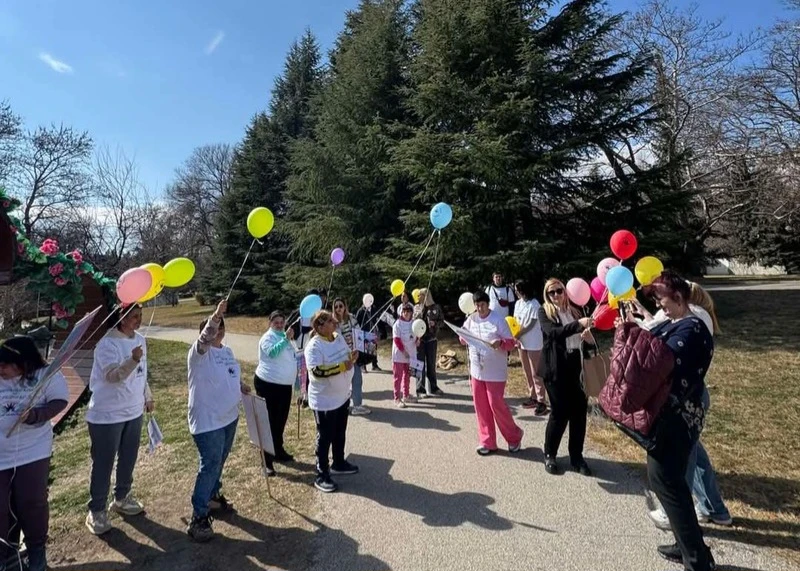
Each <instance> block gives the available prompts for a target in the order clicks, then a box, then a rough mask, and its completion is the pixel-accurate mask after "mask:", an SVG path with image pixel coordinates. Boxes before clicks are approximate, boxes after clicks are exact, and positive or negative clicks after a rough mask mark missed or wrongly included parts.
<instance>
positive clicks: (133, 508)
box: [110, 494, 144, 515]
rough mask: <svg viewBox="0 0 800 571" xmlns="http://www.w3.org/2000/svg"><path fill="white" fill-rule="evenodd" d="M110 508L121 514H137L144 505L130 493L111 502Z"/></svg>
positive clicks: (141, 510)
mask: <svg viewBox="0 0 800 571" xmlns="http://www.w3.org/2000/svg"><path fill="white" fill-rule="evenodd" d="M110 508H111V509H112V510H114V511H115V512H117V513H118V514H121V515H139V514H140V513H142V512H143V511H144V506H143V505H142V504H141V502H139V501H137V500H136V498H134V497H133V496H132V495H131V494H128V495H127V496H125V497H124V498H123V499H121V500H114V501H113V502H111V506H110Z"/></svg>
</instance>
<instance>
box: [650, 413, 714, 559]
mask: <svg viewBox="0 0 800 571" xmlns="http://www.w3.org/2000/svg"><path fill="white" fill-rule="evenodd" d="M662 420H663V425H662V426H661V427H659V433H658V437H657V442H658V443H657V445H656V447H655V449H654V450H652V451H651V452H648V454H647V477H648V479H649V480H650V487H651V488H652V490H653V491H654V492H655V494H656V496H657V497H658V500H659V501H660V502H661V505H662V506H664V511H665V512H666V514H667V517H668V518H669V523H670V526H671V527H672V533H674V534H675V541H676V543H677V544H678V547H679V548H680V550H681V554H682V555H683V565H684V568H685V569H686V571H709V570H710V569H711V561H713V559H712V557H711V551H710V550H709V549H708V547H707V546H706V544H705V542H704V541H703V530H702V529H701V528H700V524H699V523H698V522H697V514H695V511H694V500H692V492H691V490H690V489H689V484H687V483H686V467H687V465H688V463H689V453H690V452H691V450H692V447H693V446H694V444H695V442H696V441H695V440H693V439H691V438H689V433H688V428H687V426H686V423H685V422H684V420H683V419H682V418H680V417H678V416H676V415H672V414H669V415H667V416H665V417H664V418H663V419H662Z"/></svg>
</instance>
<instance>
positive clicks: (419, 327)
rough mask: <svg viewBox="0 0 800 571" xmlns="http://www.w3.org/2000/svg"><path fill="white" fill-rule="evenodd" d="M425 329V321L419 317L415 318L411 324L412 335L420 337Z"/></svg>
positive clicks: (426, 327)
mask: <svg viewBox="0 0 800 571" xmlns="http://www.w3.org/2000/svg"><path fill="white" fill-rule="evenodd" d="M427 330H428V326H427V325H425V322H424V321H422V320H421V319H415V320H414V323H412V324H411V332H412V333H413V334H414V337H422V336H423V335H425V332H426V331H427Z"/></svg>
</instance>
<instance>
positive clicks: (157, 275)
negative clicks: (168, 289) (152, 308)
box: [137, 264, 164, 303]
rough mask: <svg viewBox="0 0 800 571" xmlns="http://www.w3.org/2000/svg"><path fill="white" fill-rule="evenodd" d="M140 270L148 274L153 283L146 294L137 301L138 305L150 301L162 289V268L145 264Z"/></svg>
mask: <svg viewBox="0 0 800 571" xmlns="http://www.w3.org/2000/svg"><path fill="white" fill-rule="evenodd" d="M142 269H143V270H147V271H148V272H149V273H150V277H151V278H153V282H152V284H151V285H150V289H149V290H147V293H146V294H144V295H143V296H142V297H141V298H139V299H138V300H137V301H138V302H139V303H144V302H145V301H150V300H151V299H153V298H154V297H155V296H157V295H158V294H160V293H161V290H162V289H164V268H162V267H161V266H159V265H158V264H145V265H143V266H142Z"/></svg>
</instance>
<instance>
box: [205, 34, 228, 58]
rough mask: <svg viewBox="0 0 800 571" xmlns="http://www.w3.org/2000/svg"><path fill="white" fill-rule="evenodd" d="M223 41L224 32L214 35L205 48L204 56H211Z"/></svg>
mask: <svg viewBox="0 0 800 571" xmlns="http://www.w3.org/2000/svg"><path fill="white" fill-rule="evenodd" d="M224 39H225V32H223V31H222V30H220V31H219V32H217V33H216V34H215V35H214V37H213V38H211V41H210V42H208V45H207V46H206V55H209V56H210V55H211V54H213V53H214V52H215V51H216V50H217V48H218V47H219V45H220V44H221V43H222V40H224Z"/></svg>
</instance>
